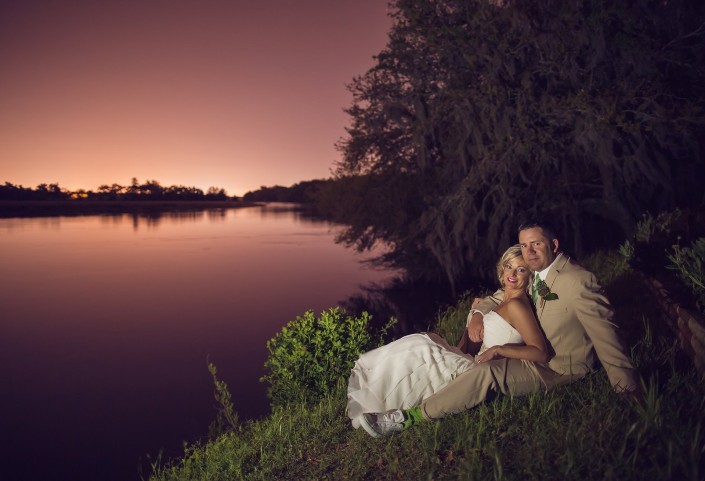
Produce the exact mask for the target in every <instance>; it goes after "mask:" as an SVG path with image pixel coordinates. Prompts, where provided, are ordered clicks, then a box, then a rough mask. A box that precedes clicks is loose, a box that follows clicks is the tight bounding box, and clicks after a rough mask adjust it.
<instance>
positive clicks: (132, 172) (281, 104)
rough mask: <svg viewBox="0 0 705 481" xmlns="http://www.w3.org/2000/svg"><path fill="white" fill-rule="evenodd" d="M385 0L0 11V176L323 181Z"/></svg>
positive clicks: (116, 4)
mask: <svg viewBox="0 0 705 481" xmlns="http://www.w3.org/2000/svg"><path fill="white" fill-rule="evenodd" d="M390 25H391V20H390V18H389V17H388V16H387V4H386V1H384V0H345V1H343V0H336V1H330V0H301V1H297V2H290V1H286V0H263V1H250V0H200V1H196V0H125V1H112V0H109V1H107V2H92V1H87V0H75V1H73V0H69V1H66V2H54V1H48V0H39V1H37V0H26V1H18V2H3V5H2V7H0V39H1V40H0V65H1V66H2V68H0V182H11V183H13V184H18V185H23V186H25V187H33V186H36V185H38V184H40V183H59V185H60V186H61V187H62V188H65V189H69V190H78V189H87V190H95V189H96V188H97V187H98V186H99V185H101V184H112V183H119V184H129V183H130V181H131V179H132V178H133V177H136V178H138V179H139V180H141V181H144V180H147V179H154V180H157V181H159V182H160V183H161V184H162V185H189V186H195V187H198V188H201V189H203V190H206V189H207V188H208V187H210V186H217V187H222V188H224V189H226V191H227V193H228V194H229V195H243V194H244V193H245V192H247V191H249V190H254V189H257V188H259V187H260V186H262V185H275V184H278V185H286V186H288V185H291V184H294V183H296V182H300V181H302V180H310V179H315V178H325V177H328V176H329V175H330V171H331V168H332V166H333V163H334V162H335V161H336V160H337V159H338V158H339V155H340V154H339V153H338V152H337V151H336V150H335V148H334V144H335V142H336V141H337V140H338V139H340V138H341V137H342V136H344V135H345V127H346V126H347V125H348V117H347V115H346V114H345V113H344V112H343V109H344V108H346V107H348V106H349V105H350V102H351V95H350V93H349V92H348V91H347V90H346V84H347V83H349V82H350V81H351V80H352V78H353V77H354V76H356V75H360V74H362V73H364V72H365V71H366V70H367V69H369V68H370V67H372V65H373V62H374V59H373V56H374V55H376V54H378V53H379V52H380V51H381V50H382V48H383V47H384V46H385V43H386V40H387V31H388V29H389V27H390Z"/></svg>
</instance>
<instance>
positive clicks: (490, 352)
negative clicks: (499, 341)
mask: <svg viewBox="0 0 705 481" xmlns="http://www.w3.org/2000/svg"><path fill="white" fill-rule="evenodd" d="M500 349H502V346H492V347H491V348H489V349H487V350H486V351H485V352H483V353H482V354H479V355H477V356H475V362H477V363H480V362H487V361H494V360H495V359H502V358H503V357H504V356H503V355H502V354H501V353H500Z"/></svg>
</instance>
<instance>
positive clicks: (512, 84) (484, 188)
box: [322, 0, 705, 284]
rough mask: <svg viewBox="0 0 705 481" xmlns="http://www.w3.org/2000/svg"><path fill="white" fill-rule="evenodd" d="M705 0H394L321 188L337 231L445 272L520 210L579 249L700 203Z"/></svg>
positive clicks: (498, 235) (473, 256)
mask: <svg viewBox="0 0 705 481" xmlns="http://www.w3.org/2000/svg"><path fill="white" fill-rule="evenodd" d="M704 5H705V3H704V2H702V1H700V0H696V1H671V0H658V1H651V0H634V1H628V0H625V1H620V2H614V1H612V0H572V1H566V0H526V1H505V2H496V1H495V2H490V1H487V0H484V1H482V0H396V1H395V2H393V4H392V7H393V9H392V11H393V13H392V15H393V18H394V24H393V27H392V29H391V31H390V35H389V42H388V45H387V47H386V48H385V49H384V50H383V51H382V52H381V53H380V54H379V55H378V56H377V57H376V60H377V62H376V65H375V66H374V67H373V68H372V69H370V70H369V71H368V72H367V73H365V74H364V75H362V76H360V77H358V78H355V79H354V80H353V82H352V84H351V85H350V86H349V88H350V91H351V92H352V94H353V104H352V106H351V107H350V108H349V109H347V112H348V113H349V115H350V116H351V119H352V122H351V126H350V127H349V128H348V136H347V137H346V138H344V139H342V140H341V142H340V143H339V148H340V150H341V151H342V153H343V158H342V160H341V161H340V162H339V163H338V165H337V166H336V175H337V177H338V178H339V182H338V184H337V191H335V192H331V191H330V190H329V191H328V192H323V193H322V197H323V198H325V199H328V205H329V206H330V205H332V204H335V205H336V212H337V214H338V216H339V218H341V219H343V220H346V221H347V222H349V224H350V228H349V229H348V230H347V231H346V233H345V235H344V236H343V237H344V239H345V240H346V241H348V242H350V243H356V244H357V245H358V246H360V247H367V246H369V245H372V244H374V243H375V242H377V241H383V242H386V243H388V244H389V245H390V246H391V249H392V250H391V252H390V253H389V254H388V255H387V256H386V260H387V261H389V262H391V263H395V264H398V265H402V266H404V267H407V268H409V267H410V268H411V269H410V273H411V274H412V275H414V276H421V277H443V276H444V277H445V278H447V279H448V280H449V281H450V282H451V284H453V283H454V282H455V281H457V280H458V279H461V278H463V277H464V276H466V275H468V274H470V275H474V276H478V275H488V274H490V273H491V266H492V263H493V262H494V261H495V258H496V255H497V253H498V252H500V251H502V250H503V249H504V248H506V247H507V246H508V245H509V244H510V243H512V242H514V241H515V239H516V227H517V223H518V222H519V220H520V218H521V217H522V216H535V215H542V216H545V215H550V216H552V218H553V220H554V223H555V224H557V226H558V227H559V230H562V231H563V232H569V233H570V234H571V235H570V242H564V246H565V247H568V249H569V250H572V251H573V252H574V253H576V254H581V253H582V252H583V251H584V250H585V249H586V248H592V247H594V246H595V245H597V241H598V240H602V241H605V240H610V239H615V240H616V239H623V238H624V237H625V236H628V235H630V234H631V232H632V230H633V228H634V225H635V221H636V220H637V219H638V217H639V215H640V214H641V213H643V212H644V211H645V210H647V209H664V208H673V207H676V206H683V205H685V204H687V203H688V202H693V201H695V203H697V204H700V205H702V203H703V198H704V197H703V189H702V188H701V186H700V184H701V183H702V179H703V178H704V177H705V175H704V174H705V171H704V167H703V147H704V145H705V142H704V141H703V139H705V114H704V111H703V106H704V103H703V99H704V94H705V68H704V67H705V65H704V62H703V54H704V53H705V48H704V47H705V40H704V39H705V24H704V22H705V6H704ZM694 188H696V189H695V190H693V189H694ZM343 196H345V199H347V201H346V200H345V199H343ZM596 232H598V233H599V235H597V236H596V235H595V233H596ZM563 238H564V240H568V238H567V237H566V236H565V235H564V236H563Z"/></svg>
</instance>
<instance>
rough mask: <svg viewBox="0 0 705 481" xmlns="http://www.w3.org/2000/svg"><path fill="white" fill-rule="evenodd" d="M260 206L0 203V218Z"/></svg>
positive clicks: (216, 202)
mask: <svg viewBox="0 0 705 481" xmlns="http://www.w3.org/2000/svg"><path fill="white" fill-rule="evenodd" d="M255 205H260V204H259V203H257V202H245V201H242V200H226V201H220V200H210V201H207V200H203V201H190V200H172V201H157V200H150V201H139V200H135V201H128V200H105V201H93V200H56V201H53V200H46V201H45V200H37V201H13V200H3V201H0V218H12V217H44V216H74V215H96V214H159V213H163V212H175V211H202V210H213V209H235V208H241V207H252V206H255Z"/></svg>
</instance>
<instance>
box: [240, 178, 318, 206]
mask: <svg viewBox="0 0 705 481" xmlns="http://www.w3.org/2000/svg"><path fill="white" fill-rule="evenodd" d="M330 182H332V180H322V179H317V180H305V181H303V182H299V183H297V184H294V185H292V186H291V187H283V186H281V185H275V186H272V187H266V186H262V187H260V188H259V189H258V190H255V191H249V192H247V193H246V194H245V195H243V196H242V200H244V201H246V202H296V203H300V204H308V203H311V202H313V201H314V196H315V195H316V193H317V192H318V191H319V190H320V188H321V187H322V186H324V185H326V184H328V183H330Z"/></svg>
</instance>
